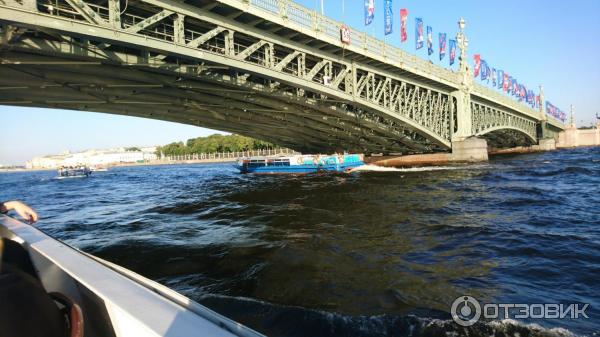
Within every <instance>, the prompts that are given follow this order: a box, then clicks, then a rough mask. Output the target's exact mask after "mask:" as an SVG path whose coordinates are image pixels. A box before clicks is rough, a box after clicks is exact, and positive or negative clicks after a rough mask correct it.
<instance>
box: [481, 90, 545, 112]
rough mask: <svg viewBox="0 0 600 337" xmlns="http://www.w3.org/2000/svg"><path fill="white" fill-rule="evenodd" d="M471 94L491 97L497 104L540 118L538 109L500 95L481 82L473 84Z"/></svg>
mask: <svg viewBox="0 0 600 337" xmlns="http://www.w3.org/2000/svg"><path fill="white" fill-rule="evenodd" d="M473 94H475V95H477V96H481V97H482V98H484V99H491V100H493V101H496V103H498V104H501V105H504V106H506V107H508V108H511V109H513V110H515V111H517V112H519V113H522V114H525V115H528V116H530V117H533V118H534V119H539V118H540V112H539V110H535V109H533V108H531V107H529V106H527V105H525V104H522V103H519V102H516V101H514V100H512V99H510V98H509V97H507V96H505V95H502V94H500V93H498V92H496V91H494V90H492V89H490V88H488V87H486V86H483V85H481V84H478V83H475V84H474V92H473Z"/></svg>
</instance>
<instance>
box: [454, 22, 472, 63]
mask: <svg viewBox="0 0 600 337" xmlns="http://www.w3.org/2000/svg"><path fill="white" fill-rule="evenodd" d="M464 31H465V19H463V18H460V20H458V33H456V43H457V44H458V48H460V57H459V60H460V65H459V67H460V71H461V72H467V71H468V70H469V65H468V63H467V47H469V39H467V37H466V36H465V33H464Z"/></svg>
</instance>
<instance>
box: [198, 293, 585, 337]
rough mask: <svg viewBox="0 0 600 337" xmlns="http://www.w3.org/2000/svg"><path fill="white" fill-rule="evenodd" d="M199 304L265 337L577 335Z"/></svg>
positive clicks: (519, 326)
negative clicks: (266, 336)
mask: <svg viewBox="0 0 600 337" xmlns="http://www.w3.org/2000/svg"><path fill="white" fill-rule="evenodd" d="M200 302H201V303H202V304H204V305H206V306H208V307H210V308H211V309H213V310H216V311H217V312H220V313H222V314H225V315H226V316H228V317H231V318H233V319H235V320H237V321H239V322H241V323H243V324H245V325H248V326H250V327H252V328H254V329H256V330H258V331H259V332H262V333H265V334H267V335H269V336H285V337H295V336H320V337H328V336H356V337H374V336H398V337H409V336H410V337H419V336H454V337H461V336H465V337H466V336H468V337H489V336H507V337H508V336H514V337H517V336H529V337H574V336H577V335H576V334H575V333H573V332H571V331H570V330H567V329H564V328H560V327H553V328H544V327H542V326H540V325H538V324H534V323H531V324H526V323H522V322H518V321H515V320H512V319H505V320H501V321H488V322H477V323H476V324H474V325H473V326H470V327H462V326H459V325H458V324H456V323H455V322H454V321H452V319H451V318H450V315H449V314H448V313H442V312H438V311H433V310H425V309H415V310H414V312H415V313H409V314H406V315H394V314H381V315H371V316H367V315H359V316H353V315H346V314H342V313H337V312H329V311H324V310H316V309H307V308H302V307H298V306H284V305H278V304H273V303H268V302H264V301H261V300H257V299H252V298H247V297H232V296H225V295H215V294H210V295H209V294H206V295H204V296H202V297H201V299H200ZM428 314H430V315H428Z"/></svg>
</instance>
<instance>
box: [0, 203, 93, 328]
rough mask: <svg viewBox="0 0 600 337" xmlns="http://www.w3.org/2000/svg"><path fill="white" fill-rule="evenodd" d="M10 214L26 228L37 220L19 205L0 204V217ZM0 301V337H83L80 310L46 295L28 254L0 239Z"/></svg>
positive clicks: (60, 298)
mask: <svg viewBox="0 0 600 337" xmlns="http://www.w3.org/2000/svg"><path fill="white" fill-rule="evenodd" d="M10 210H14V211H16V212H17V214H18V215H19V216H20V217H22V218H23V219H25V220H27V221H29V223H30V224H31V223H34V222H36V221H37V220H38V215H37V213H36V212H35V211H34V210H33V209H31V207H29V206H27V205H25V204H24V203H22V202H19V201H7V202H1V203H0V212H1V213H7V212H8V211H10ZM0 299H1V300H0V336H2V337H24V336H30V337H34V336H35V337H38V336H39V337H65V336H70V337H83V316H82V314H81V309H79V307H78V306H77V305H75V304H73V302H72V301H71V300H69V299H68V298H67V297H66V296H64V295H62V294H58V293H52V294H48V293H47V291H46V290H45V289H44V286H43V285H42V283H41V282H40V279H39V276H38V275H37V273H36V271H35V268H34V266H33V263H32V262H31V258H30V256H29V253H28V252H27V251H26V250H25V249H24V248H23V247H22V246H21V245H20V244H19V243H18V242H15V241H13V240H9V239H6V238H0Z"/></svg>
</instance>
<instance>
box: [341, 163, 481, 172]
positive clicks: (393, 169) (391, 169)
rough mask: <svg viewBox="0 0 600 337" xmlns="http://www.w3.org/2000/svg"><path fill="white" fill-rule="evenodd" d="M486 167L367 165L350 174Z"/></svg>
mask: <svg viewBox="0 0 600 337" xmlns="http://www.w3.org/2000/svg"><path fill="white" fill-rule="evenodd" d="M483 167H486V165H471V166H420V167H406V168H399V167H383V166H378V165H373V164H366V165H362V166H359V167H355V168H353V169H352V170H350V172H362V171H370V172H426V171H444V170H464V169H469V170H473V169H479V168H483Z"/></svg>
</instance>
